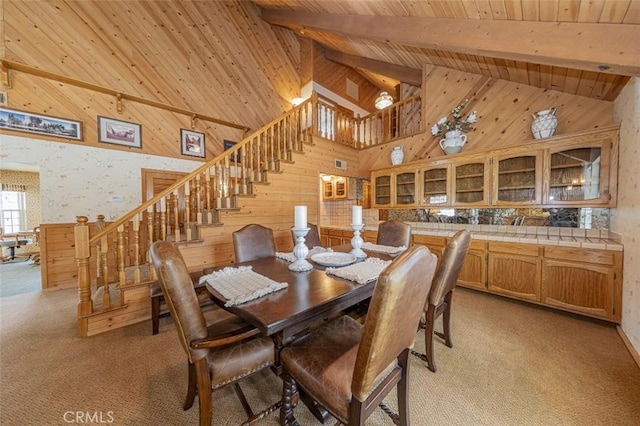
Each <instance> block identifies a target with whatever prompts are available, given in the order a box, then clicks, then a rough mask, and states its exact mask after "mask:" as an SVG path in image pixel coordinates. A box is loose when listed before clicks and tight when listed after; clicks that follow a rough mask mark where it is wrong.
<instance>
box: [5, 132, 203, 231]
mask: <svg viewBox="0 0 640 426" xmlns="http://www.w3.org/2000/svg"><path fill="white" fill-rule="evenodd" d="M25 159H28V161H29V162H30V163H32V164H37V165H38V166H39V168H40V206H41V216H42V219H41V221H40V222H41V223H72V222H75V221H76V216H87V217H88V218H89V220H90V221H94V220H96V217H97V216H98V214H104V215H105V216H106V218H107V220H112V219H115V218H117V217H119V216H121V215H122V214H124V213H127V212H128V211H129V210H131V209H133V208H134V207H137V206H138V205H140V202H141V201H142V184H141V182H140V178H141V175H142V173H141V169H143V168H146V169H158V170H171V171H178V172H190V171H192V170H194V169H196V168H197V167H198V166H200V165H202V163H201V162H198V161H190V160H181V159H175V158H167V157H159V156H155V155H149V154H139V153H137V152H133V151H132V152H125V151H116V150H112V149H103V148H95V147H89V146H82V145H74V144H68V143H61V142H54V141H47V140H38V139H30V138H26V137H16V136H7V135H0V160H1V161H8V162H21V163H24V162H25ZM114 196H118V197H123V201H121V202H111V201H110V200H111V197H114Z"/></svg>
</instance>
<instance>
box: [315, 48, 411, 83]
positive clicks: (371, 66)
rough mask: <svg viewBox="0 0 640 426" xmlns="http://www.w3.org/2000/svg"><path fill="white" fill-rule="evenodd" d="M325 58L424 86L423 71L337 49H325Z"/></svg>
mask: <svg viewBox="0 0 640 426" xmlns="http://www.w3.org/2000/svg"><path fill="white" fill-rule="evenodd" d="M324 56H325V58H327V59H330V60H332V61H334V62H338V63H340V64H343V65H346V66H348V67H352V68H364V69H366V70H369V71H372V72H375V73H376V74H382V75H385V76H387V77H391V78H394V79H396V80H400V81H402V82H404V83H409V84H413V85H414V86H422V71H421V70H417V69H413V68H409V67H403V66H401V65H396V64H390V63H388V62H383V61H378V60H375V59H369V58H364V57H362V56H355V55H349V54H347V53H342V52H338V51H337V50H330V49H325V53H324Z"/></svg>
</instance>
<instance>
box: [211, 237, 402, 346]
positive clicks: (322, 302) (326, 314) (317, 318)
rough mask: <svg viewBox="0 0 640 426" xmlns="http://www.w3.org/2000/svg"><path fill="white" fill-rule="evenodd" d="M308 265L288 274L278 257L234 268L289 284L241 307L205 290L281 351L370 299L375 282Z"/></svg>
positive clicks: (343, 249) (340, 248)
mask: <svg viewBox="0 0 640 426" xmlns="http://www.w3.org/2000/svg"><path fill="white" fill-rule="evenodd" d="M333 250H334V251H339V252H348V251H350V250H351V246H350V245H349V244H344V245H341V246H336V247H333ZM367 255H368V256H371V257H377V258H380V259H385V260H389V259H392V257H391V256H389V255H386V254H383V253H375V252H367ZM362 260H363V259H362ZM362 260H359V261H362ZM311 264H312V265H313V269H312V270H310V271H306V272H293V271H290V270H289V268H288V267H289V265H290V263H289V262H287V261H286V260H283V259H280V258H277V257H272V258H265V259H259V260H253V261H249V262H242V263H237V264H234V266H235V267H237V266H251V267H252V268H253V271H254V272H256V273H258V274H261V275H264V276H265V277H268V278H271V279H272V280H274V281H276V282H286V283H288V284H289V285H288V287H287V288H285V289H283V290H280V291H276V292H274V293H270V294H268V295H266V296H263V297H260V298H258V299H255V300H252V301H250V302H246V303H243V304H241V305H236V306H231V307H225V306H224V304H225V302H226V299H225V298H224V297H223V296H222V295H221V294H220V293H218V291H216V290H215V289H214V288H213V287H212V286H211V285H209V284H208V283H207V289H208V291H209V294H210V295H211V298H212V299H213V301H214V302H215V303H216V304H218V305H219V306H221V307H222V308H224V309H226V310H228V311H229V312H232V313H233V314H235V315H237V316H239V317H240V318H242V319H244V320H245V321H246V322H248V323H249V324H252V325H253V326H255V327H256V328H257V329H258V330H260V332H261V333H262V334H264V335H265V336H271V337H273V339H274V342H275V343H276V347H278V348H281V347H282V346H284V345H286V344H287V343H289V342H290V341H292V340H293V339H294V338H295V336H296V335H298V334H299V333H301V332H304V331H305V330H306V329H308V328H309V327H310V326H312V325H314V324H317V323H320V322H322V321H323V320H324V319H326V318H330V317H331V316H333V315H335V314H337V313H339V312H341V311H344V310H345V309H347V308H349V307H351V306H354V305H356V304H358V303H359V302H362V301H364V300H366V299H368V298H370V297H371V295H372V294H373V288H374V286H375V281H372V282H369V283H367V284H364V285H363V284H358V283H357V282H355V281H349V280H346V279H342V278H339V277H336V276H333V275H328V274H327V273H326V272H325V269H326V267H324V266H321V265H318V264H316V263H314V262H313V261H311ZM276 356H277V354H276Z"/></svg>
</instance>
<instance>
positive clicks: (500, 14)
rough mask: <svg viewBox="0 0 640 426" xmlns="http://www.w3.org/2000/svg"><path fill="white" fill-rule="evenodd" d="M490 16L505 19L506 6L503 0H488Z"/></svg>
mask: <svg viewBox="0 0 640 426" xmlns="http://www.w3.org/2000/svg"><path fill="white" fill-rule="evenodd" d="M489 7H490V8H491V16H492V18H493V19H507V8H506V5H505V4H504V0H490V1H489Z"/></svg>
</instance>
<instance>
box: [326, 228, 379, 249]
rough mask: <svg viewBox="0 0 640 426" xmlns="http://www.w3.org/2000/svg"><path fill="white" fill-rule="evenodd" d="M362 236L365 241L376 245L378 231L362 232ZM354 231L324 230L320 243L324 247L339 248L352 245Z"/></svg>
mask: <svg viewBox="0 0 640 426" xmlns="http://www.w3.org/2000/svg"><path fill="white" fill-rule="evenodd" d="M360 236H361V237H362V239H363V241H365V242H370V243H374V244H375V242H376V240H377V238H378V232H377V231H362V232H361V234H360ZM352 238H353V231H350V230H344V229H334V228H322V229H321V230H320V242H321V243H322V247H332V246H338V245H340V244H351V239H352Z"/></svg>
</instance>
